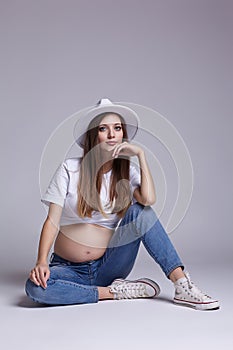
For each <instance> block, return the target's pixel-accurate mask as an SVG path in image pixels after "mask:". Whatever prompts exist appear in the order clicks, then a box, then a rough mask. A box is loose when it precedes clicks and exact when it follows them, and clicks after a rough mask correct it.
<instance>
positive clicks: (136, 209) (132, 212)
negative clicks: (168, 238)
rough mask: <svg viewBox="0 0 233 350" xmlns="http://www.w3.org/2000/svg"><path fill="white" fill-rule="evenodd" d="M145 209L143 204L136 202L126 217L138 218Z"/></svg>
mask: <svg viewBox="0 0 233 350" xmlns="http://www.w3.org/2000/svg"><path fill="white" fill-rule="evenodd" d="M144 208H145V207H144V206H143V205H142V204H140V203H138V202H136V203H134V204H132V205H131V206H130V207H129V208H128V209H127V211H126V213H125V215H130V216H131V215H133V216H135V217H137V216H138V215H139V214H140V213H141V212H142V211H143V209H144Z"/></svg>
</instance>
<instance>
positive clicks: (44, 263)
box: [36, 258, 48, 265]
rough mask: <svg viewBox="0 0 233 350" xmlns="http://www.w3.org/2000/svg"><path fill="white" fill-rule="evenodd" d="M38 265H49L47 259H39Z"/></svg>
mask: <svg viewBox="0 0 233 350" xmlns="http://www.w3.org/2000/svg"><path fill="white" fill-rule="evenodd" d="M36 265H48V262H47V259H41V258H40V259H37V261H36Z"/></svg>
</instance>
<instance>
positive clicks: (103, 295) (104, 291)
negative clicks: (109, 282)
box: [97, 287, 114, 300]
mask: <svg viewBox="0 0 233 350" xmlns="http://www.w3.org/2000/svg"><path fill="white" fill-rule="evenodd" d="M97 288H98V293H99V300H105V299H113V298H114V294H113V293H111V292H110V288H109V287H97Z"/></svg>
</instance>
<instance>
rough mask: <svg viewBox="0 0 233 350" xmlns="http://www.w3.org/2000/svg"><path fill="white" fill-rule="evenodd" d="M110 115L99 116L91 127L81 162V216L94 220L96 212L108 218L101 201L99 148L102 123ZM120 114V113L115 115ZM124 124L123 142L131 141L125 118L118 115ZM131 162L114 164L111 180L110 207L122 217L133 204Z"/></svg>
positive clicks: (79, 199)
mask: <svg viewBox="0 0 233 350" xmlns="http://www.w3.org/2000/svg"><path fill="white" fill-rule="evenodd" d="M108 114H111V113H102V114H100V115H98V116H96V117H95V118H94V119H93V120H92V121H91V122H90V124H89V126H88V129H87V132H86V134H85V141H84V152H83V157H82V158H81V164H80V174H79V181H78V208H77V209H78V215H79V216H80V217H86V216H87V217H91V216H92V211H93V210H95V211H99V212H100V213H102V215H104V216H106V213H105V212H104V210H103V208H102V205H101V201H100V190H101V185H102V177H103V165H104V164H102V162H103V160H102V159H101V154H100V150H99V147H98V131H99V124H100V122H101V120H102V119H103V118H104V117H105V116H106V115H108ZM114 114H116V113H114ZM117 115H118V116H119V118H120V120H121V125H122V130H123V139H124V140H126V141H127V139H128V135H127V129H126V124H125V121H124V119H123V117H122V116H121V115H119V114H117ZM129 170H130V161H129V158H128V157H124V158H121V159H119V158H116V159H114V160H113V165H112V173H111V178H110V193H109V205H110V206H113V203H114V207H113V210H112V213H117V214H118V216H119V217H122V216H123V215H124V213H125V211H126V210H127V209H128V207H129V206H130V204H131V196H130V186H129Z"/></svg>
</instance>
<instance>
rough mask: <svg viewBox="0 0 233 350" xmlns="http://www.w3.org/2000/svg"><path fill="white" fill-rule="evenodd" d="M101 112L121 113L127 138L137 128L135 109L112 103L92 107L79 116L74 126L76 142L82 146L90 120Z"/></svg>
mask: <svg viewBox="0 0 233 350" xmlns="http://www.w3.org/2000/svg"><path fill="white" fill-rule="evenodd" d="M102 113H117V114H119V115H121V116H122V117H123V118H124V120H125V123H126V129H127V134H128V140H129V141H130V140H132V139H133V138H134V137H135V135H136V133H137V130H138V124H139V118H138V115H137V113H136V112H135V111H133V110H132V109H131V108H129V107H126V106H123V105H120V104H117V103H114V104H112V105H106V106H100V107H94V108H92V109H91V110H89V111H87V113H86V114H85V115H84V116H82V117H81V118H79V119H78V120H77V122H76V124H75V126H74V132H73V134H74V138H75V141H76V143H77V144H78V145H79V146H80V147H81V148H84V140H85V134H86V132H87V130H88V126H89V124H90V122H91V121H92V120H93V119H94V118H95V117H96V116H98V115H99V114H102Z"/></svg>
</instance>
